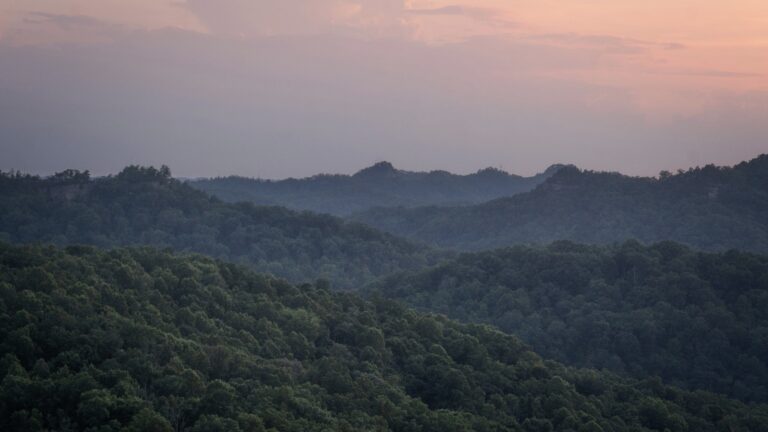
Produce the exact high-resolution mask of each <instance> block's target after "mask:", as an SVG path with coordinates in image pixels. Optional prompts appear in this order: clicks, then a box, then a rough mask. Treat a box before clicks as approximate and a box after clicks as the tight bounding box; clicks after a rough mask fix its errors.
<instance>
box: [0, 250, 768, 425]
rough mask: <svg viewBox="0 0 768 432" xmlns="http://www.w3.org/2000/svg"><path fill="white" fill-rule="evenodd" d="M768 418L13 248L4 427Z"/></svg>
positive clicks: (502, 339)
mask: <svg viewBox="0 0 768 432" xmlns="http://www.w3.org/2000/svg"><path fill="white" fill-rule="evenodd" d="M766 425H768V406H766V405H746V404H744V403H741V402H738V401H736V400H733V399H726V398H724V397H721V396H716V395H713V394H710V393H706V392H695V393H694V392H688V391H683V390H680V389H678V388H674V387H670V386H666V385H664V384H662V383H661V382H660V381H659V380H658V379H648V380H644V381H633V380H628V379H621V378H617V377H616V376H614V375H612V374H608V373H599V372H596V371H590V370H576V369H571V368H567V367H564V366H562V365H561V364H558V363H556V362H553V361H545V360H543V359H542V358H541V357H539V356H538V355H536V354H535V353H534V352H532V351H531V350H530V349H528V348H527V347H525V346H524V345H523V344H522V343H521V342H520V341H519V340H518V339H516V338H515V337H512V336H509V335H505V334H503V333H501V332H499V331H497V330H494V329H492V328H490V327H487V326H480V325H463V324H459V323H456V322H454V321H451V320H448V319H446V318H444V317H437V316H430V315H424V314H419V313H416V312H414V311H412V310H409V309H406V308H404V307H403V306H401V305H399V304H397V303H394V302H391V301H387V300H383V299H377V300H374V301H371V302H368V301H363V300H361V299H360V298H359V297H357V296H355V295H352V294H346V293H331V292H329V291H328V290H327V289H326V288H325V287H324V286H323V285H322V284H320V285H317V286H313V285H302V286H293V285H290V284H288V283H286V282H284V281H281V280H274V279H271V278H268V277H264V276H262V275H258V274H255V273H253V272H251V271H248V270H246V269H245V268H243V267H240V266H236V265H232V264H226V263H223V262H220V261H213V260H211V259H209V258H204V257H200V256H195V257H180V256H175V255H172V254H170V253H168V252H161V251H157V250H153V249H146V248H142V249H129V250H126V249H117V250H113V251H109V252H105V251H99V250H97V249H94V248H89V247H69V248H67V249H66V250H59V249H55V248H50V247H23V248H22V247H10V246H8V245H6V244H2V243H0V430H3V431H8V432H16V431H19V432H22V431H23V432H30V431H101V432H113V431H114V432H117V431H127V432H147V431H149V432H173V431H190V432H214V431H215V432H224V431H226V432H325V431H339V432H354V431H393V432H416V431H419V432H474V431H477V432H491V431H494V432H548V431H549V432H551V431H579V432H607V431H615V432H624V431H626V432H650V431H659V432H664V431H669V432H693V431H696V432H721V431H739V432H741V431H743V432H765V431H766Z"/></svg>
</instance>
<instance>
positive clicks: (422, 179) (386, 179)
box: [189, 162, 562, 216]
mask: <svg viewBox="0 0 768 432" xmlns="http://www.w3.org/2000/svg"><path fill="white" fill-rule="evenodd" d="M560 168H562V165H552V166H551V167H549V168H548V169H547V170H546V171H544V172H543V173H540V174H537V175H535V176H532V177H521V176H517V175H513V174H508V173H506V172H504V171H501V170H498V169H495V168H486V169H483V170H480V171H478V172H477V173H474V174H469V175H457V174H451V173H449V172H446V171H431V172H411V171H403V170H398V169H395V168H394V167H393V166H392V164H390V163H389V162H379V163H377V164H375V165H373V166H370V167H368V168H365V169H363V170H360V171H358V172H357V173H356V174H354V175H351V176H348V175H340V174H339V175H330V174H321V175H316V176H313V177H309V178H303V179H293V178H291V179H286V180H276V181H273V180H261V179H252V178H245V177H236V176H232V177H223V178H212V179H198V180H190V181H189V184H191V185H192V186H194V187H196V188H198V189H201V190H203V191H206V192H208V193H210V194H212V195H214V196H217V197H219V198H221V199H223V200H225V201H230V202H238V201H250V202H254V203H256V204H263V205H279V206H285V207H288V208H292V209H298V210H311V211H314V212H319V213H330V214H334V215H338V216H346V215H349V214H351V213H354V212H360V211H363V210H367V209H369V208H371V207H379V206H404V207H414V206H423V205H457V204H476V203H481V202H485V201H489V200H492V199H494V198H499V197H504V196H511V195H515V194H518V193H521V192H527V191H529V190H531V189H533V188H534V187H536V186H537V185H538V184H540V183H541V182H543V181H544V180H545V179H547V178H548V177H550V176H551V175H552V174H554V173H555V172H557V171H558V170H559V169H560Z"/></svg>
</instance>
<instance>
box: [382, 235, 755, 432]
mask: <svg viewBox="0 0 768 432" xmlns="http://www.w3.org/2000/svg"><path fill="white" fill-rule="evenodd" d="M377 287H378V288H379V289H380V290H382V291H383V292H384V293H385V295H386V296H387V297H388V298H394V299H402V300H404V301H405V302H406V303H408V304H410V305H413V306H415V307H417V308H419V309H425V310H430V311H435V312H440V313H445V314H447V315H448V316H450V317H453V318H457V319H461V320H465V321H472V322H485V323H491V324H494V325H496V326H498V327H499V328H501V329H502V330H504V331H507V332H510V333H513V334H515V335H517V336H519V337H520V338H521V339H523V340H524V341H525V342H527V343H529V344H530V345H531V347H532V348H533V350H534V351H536V352H537V353H539V354H541V355H542V356H544V357H547V358H553V359H557V360H559V361H563V362H565V363H567V364H572V365H576V366H581V367H589V368H597V369H603V368H605V369H609V370H612V371H615V372H621V373H626V374H630V375H632V376H635V377H638V378H643V377H648V376H660V377H662V378H663V379H664V380H665V382H668V383H673V384H676V385H680V386H685V387H688V388H697V389H705V390H709V391H715V392H719V393H724V394H728V395H730V396H732V397H736V398H740V399H743V400H758V401H763V402H765V401H768V257H766V256H758V255H753V254H749V253H741V252H736V251H730V252H725V253H701V252H693V251H691V250H689V249H688V248H686V247H684V246H681V245H679V244H675V243H671V242H665V243H659V244H656V245H653V246H650V247H645V246H642V245H640V244H639V243H637V242H627V243H624V244H622V245H617V246H610V247H600V246H582V245H576V244H573V243H569V242H558V243H554V244H552V245H550V246H548V247H546V248H531V247H524V246H516V247H513V248H508V249H502V250H498V251H494V252H484V253H478V254H466V255H463V256H461V257H460V258H459V259H457V260H456V261H455V262H450V263H447V264H444V265H441V266H439V267H436V268H434V269H431V270H426V271H423V272H420V273H415V274H403V275H398V276H393V277H391V278H388V279H386V280H384V281H382V282H381V283H379V284H377ZM575 384H576V388H577V389H578V390H579V391H580V392H581V393H584V394H590V395H599V394H602V393H603V392H604V391H605V388H604V387H603V385H602V382H601V380H599V379H584V380H579V381H576V383H575ZM648 412H650V411H648ZM656 417H657V416H653V415H650V414H649V415H648V418H649V419H652V418H656ZM649 421H650V422H654V424H656V423H658V422H656V421H655V420H649ZM670 421H671V420H670Z"/></svg>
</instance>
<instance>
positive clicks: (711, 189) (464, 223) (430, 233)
mask: <svg viewBox="0 0 768 432" xmlns="http://www.w3.org/2000/svg"><path fill="white" fill-rule="evenodd" d="M354 219H355V220H358V221H361V222H364V223H367V224H369V225H371V226H374V227H378V228H380V229H383V230H386V231H389V232H391V233H395V234H398V235H403V236H407V237H410V238H413V239H418V240H421V241H425V242H429V243H433V244H437V245H440V246H445V247H451V248H457V249H464V250H480V249H490V248H496V247H503V246H509V245H512V244H520V243H541V244H544V243H550V242H552V241H556V240H573V241H578V242H583V243H612V242H616V241H624V240H626V239H637V240H639V241H641V242H656V241H662V240H673V241H676V242H681V243H685V244H688V245H691V246H694V247H696V248H700V249H705V250H723V249H729V248H737V249H744V250H751V251H768V155H762V156H760V157H758V158H755V159H753V160H751V161H749V162H743V163H741V164H739V165H736V166H734V167H732V168H730V167H716V166H714V165H708V166H705V167H703V168H695V169H690V170H688V171H685V172H682V171H681V172H680V173H678V174H675V175H671V174H669V173H662V175H661V176H660V177H659V178H658V179H656V178H641V177H627V176H624V175H620V174H615V173H598V172H590V171H581V170H578V169H576V168H574V167H566V168H563V169H561V170H559V171H558V172H557V173H556V174H555V175H553V176H552V177H550V178H549V179H548V180H547V181H545V182H544V183H542V184H541V185H540V186H538V187H537V188H536V189H535V190H533V191H531V192H528V193H524V194H520V195H516V196H514V197H511V198H503V199H498V200H494V201H490V202H488V203H485V204H480V205H474V206H465V207H451V208H438V207H421V208H414V209H406V208H378V209H372V210H370V211H367V212H363V213H360V214H357V215H356V216H355V217H354Z"/></svg>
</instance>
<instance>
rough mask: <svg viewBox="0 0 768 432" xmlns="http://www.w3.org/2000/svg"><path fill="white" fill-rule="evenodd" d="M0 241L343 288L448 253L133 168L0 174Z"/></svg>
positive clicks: (166, 172) (160, 172) (165, 172)
mask: <svg viewBox="0 0 768 432" xmlns="http://www.w3.org/2000/svg"><path fill="white" fill-rule="evenodd" d="M0 240H5V241H10V242H18V243H52V244H57V245H67V244H91V245H96V246H99V247H106V248H108V247H114V246H121V245H154V246H158V247H171V248H174V249H175V250H178V251H188V252H197V253H202V254H207V255H210V256H213V257H219V258H225V259H228V260H231V261H236V262H241V263H246V264H248V265H250V266H251V267H253V268H255V269H258V270H259V271H264V272H269V273H272V274H275V275H278V276H281V277H285V278H288V279H290V280H292V281H297V282H304V281H307V280H310V281H314V280H315V279H317V278H326V279H329V280H331V281H332V282H333V283H334V285H335V286H337V287H339V288H345V289H347V288H353V287H357V286H359V285H360V284H362V283H364V282H367V281H370V280H371V279H373V278H376V277H379V276H381V275H384V274H388V273H391V272H392V271H395V270H400V269H405V268H418V267H420V266H423V265H426V264H429V263H433V262H435V261H436V260H438V259H440V258H441V257H442V256H444V255H445V254H443V253H438V252H435V251H433V250H430V249H428V248H426V247H423V246H419V245H416V244H413V243H411V242H409V241H406V240H403V239H399V238H396V237H394V236H392V235H389V234H384V233H381V232H379V231H376V230H375V229H372V228H368V227H366V226H363V225H360V224H357V223H350V222H346V221H344V220H342V219H339V218H336V217H332V216H327V215H317V214H311V213H308V212H303V213H299V212H295V211H291V210H287V209H285V208H280V207H264V206H256V205H253V204H250V203H239V204H228V203H224V202H222V201H220V200H218V199H216V198H213V197H210V196H209V195H207V194H206V193H204V192H201V191H198V190H196V189H193V188H192V187H190V186H188V185H186V184H184V183H182V182H180V181H178V180H175V179H173V178H171V176H170V171H169V170H168V169H167V168H163V169H160V170H157V169H154V168H142V167H136V166H132V167H128V168H126V169H125V170H123V171H122V172H121V173H119V174H118V175H116V176H110V177H104V178H96V179H91V178H90V177H89V176H88V174H87V173H85V172H77V171H71V170H70V171H65V172H62V173H59V174H57V175H55V176H52V177H49V178H40V177H35V176H28V175H22V174H19V173H13V174H11V173H0Z"/></svg>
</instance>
